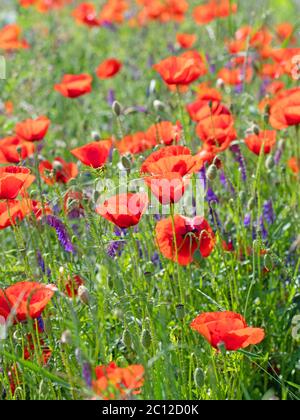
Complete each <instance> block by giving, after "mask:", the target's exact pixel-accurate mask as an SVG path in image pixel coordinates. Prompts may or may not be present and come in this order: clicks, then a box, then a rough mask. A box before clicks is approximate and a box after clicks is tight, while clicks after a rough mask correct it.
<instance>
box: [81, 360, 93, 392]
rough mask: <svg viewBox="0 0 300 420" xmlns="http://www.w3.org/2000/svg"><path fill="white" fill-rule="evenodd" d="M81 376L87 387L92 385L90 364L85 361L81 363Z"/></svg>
mask: <svg viewBox="0 0 300 420" xmlns="http://www.w3.org/2000/svg"><path fill="white" fill-rule="evenodd" d="M82 377H83V379H84V381H85V383H86V385H87V386H88V387H89V388H91V387H92V369H91V365H90V364H89V363H87V362H84V363H83V365H82Z"/></svg>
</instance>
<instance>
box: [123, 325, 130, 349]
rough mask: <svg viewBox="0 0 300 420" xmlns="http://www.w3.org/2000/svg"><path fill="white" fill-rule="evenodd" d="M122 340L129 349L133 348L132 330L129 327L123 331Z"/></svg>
mask: <svg viewBox="0 0 300 420" xmlns="http://www.w3.org/2000/svg"><path fill="white" fill-rule="evenodd" d="M122 341H123V343H124V345H125V346H126V347H127V348H128V349H130V348H131V345H132V339H131V334H130V331H129V330H128V329H127V328H126V329H125V330H124V332H123V336H122Z"/></svg>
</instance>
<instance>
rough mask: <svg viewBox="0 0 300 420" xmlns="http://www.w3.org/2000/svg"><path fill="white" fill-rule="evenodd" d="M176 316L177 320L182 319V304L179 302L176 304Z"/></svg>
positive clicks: (183, 311)
mask: <svg viewBox="0 0 300 420" xmlns="http://www.w3.org/2000/svg"><path fill="white" fill-rule="evenodd" d="M176 316H177V319H178V320H179V321H182V320H183V319H184V317H185V310H184V305H182V304H181V303H180V304H179V305H177V306H176Z"/></svg>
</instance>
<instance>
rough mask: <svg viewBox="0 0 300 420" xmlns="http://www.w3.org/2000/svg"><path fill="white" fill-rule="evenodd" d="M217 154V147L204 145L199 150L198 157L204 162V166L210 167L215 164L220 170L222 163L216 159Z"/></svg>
mask: <svg viewBox="0 0 300 420" xmlns="http://www.w3.org/2000/svg"><path fill="white" fill-rule="evenodd" d="M217 154H218V152H217V151H216V148H215V147H213V146H209V145H208V144H206V143H204V144H203V146H202V147H201V148H200V149H199V151H198V154H197V155H198V156H199V158H200V159H201V160H202V162H203V164H204V163H207V164H208V165H211V164H212V163H213V162H214V163H215V165H216V166H217V168H218V169H220V168H221V166H222V162H221V161H220V160H219V159H215V158H216V156H217Z"/></svg>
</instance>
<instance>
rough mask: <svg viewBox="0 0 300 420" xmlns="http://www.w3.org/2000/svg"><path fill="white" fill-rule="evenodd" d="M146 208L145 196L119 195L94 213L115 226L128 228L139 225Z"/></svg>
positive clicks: (146, 198)
mask: <svg viewBox="0 0 300 420" xmlns="http://www.w3.org/2000/svg"><path fill="white" fill-rule="evenodd" d="M147 206H148V196H147V194H143V193H141V194H131V193H129V194H126V193H125V194H119V195H116V196H114V197H111V198H109V199H108V200H106V201H105V202H104V203H103V204H101V205H100V206H99V207H97V208H96V213H98V214H100V215H101V216H102V217H104V218H105V219H107V220H109V221H110V222H112V223H114V224H115V225H117V226H118V227H119V228H123V229H126V228H129V227H131V226H135V225H137V224H138V223H139V221H140V219H141V217H142V215H143V214H144V212H145V211H146V209H147Z"/></svg>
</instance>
